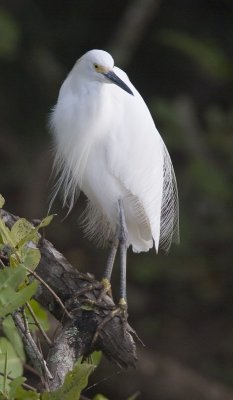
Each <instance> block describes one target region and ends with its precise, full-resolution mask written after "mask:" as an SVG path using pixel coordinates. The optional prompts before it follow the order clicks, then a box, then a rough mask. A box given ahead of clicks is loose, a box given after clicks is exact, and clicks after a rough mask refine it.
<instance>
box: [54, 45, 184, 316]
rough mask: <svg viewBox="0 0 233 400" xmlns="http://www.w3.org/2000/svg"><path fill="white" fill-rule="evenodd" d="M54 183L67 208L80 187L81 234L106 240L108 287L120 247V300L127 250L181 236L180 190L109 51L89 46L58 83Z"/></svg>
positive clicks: (123, 291)
mask: <svg viewBox="0 0 233 400" xmlns="http://www.w3.org/2000/svg"><path fill="white" fill-rule="evenodd" d="M50 125H51V131H52V134H53V140H54V149H55V158H54V170H55V176H56V183H55V185H54V189H53V193H52V200H51V201H52V202H53V200H54V198H55V197H56V195H57V193H58V192H59V191H60V189H61V191H62V196H63V206H68V207H69V211H70V210H71V209H72V207H73V206H74V204H75V201H76V199H77V197H78V194H79V192H80V190H81V191H82V192H84V194H85V195H86V197H87V205H86V209H85V211H84V214H83V216H82V226H83V229H84V231H85V233H86V234H87V235H88V236H89V237H90V238H91V239H94V240H95V241H96V242H97V243H98V244H99V245H104V244H106V243H110V244H111V250H110V254H109V257H108V260H107V264H106V268H105V272H104V275H103V284H104V286H105V287H106V288H108V289H110V279H111V274H112V269H113V265H114V260H115V256H116V253H117V249H118V247H119V251H120V300H119V305H120V306H121V307H122V308H125V309H126V307H127V299H126V254H127V249H128V247H129V246H132V250H133V251H134V252H142V251H148V250H149V249H151V248H152V247H154V248H155V250H156V252H158V249H159V248H163V249H165V251H168V250H169V248H170V245H171V243H172V242H178V241H179V223H178V194H177V185H176V178H175V173H174V170H173V166H172V162H171V159H170V156H169V154H168V151H167V149H166V146H165V144H164V142H163V140H162V138H161V136H160V134H159V132H158V131H157V129H156V127H155V124H154V122H153V119H152V117H151V114H150V112H149V110H148V108H147V106H146V104H145V102H144V100H143V98H142V97H141V96H140V94H139V93H138V91H137V90H136V89H135V87H134V86H133V84H132V83H131V82H130V80H129V78H128V76H127V75H126V73H125V72H124V71H122V70H121V69H120V68H118V67H116V66H114V60H113V58H112V56H111V55H110V54H109V53H107V52H105V51H103V50H91V51H88V52H87V53H86V54H84V55H83V56H82V57H81V58H79V59H78V61H77V62H76V63H75V65H74V67H73V69H72V70H71V72H70V73H69V74H68V76H67V78H66V79H65V81H64V83H63V84H62V86H61V89H60V92H59V96H58V100H57V104H56V105H55V107H54V109H53V111H52V114H51V118H50Z"/></svg>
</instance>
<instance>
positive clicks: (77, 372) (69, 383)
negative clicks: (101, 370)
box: [42, 362, 95, 400]
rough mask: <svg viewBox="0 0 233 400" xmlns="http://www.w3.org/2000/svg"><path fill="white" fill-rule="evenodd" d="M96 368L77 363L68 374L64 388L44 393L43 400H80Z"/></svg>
mask: <svg viewBox="0 0 233 400" xmlns="http://www.w3.org/2000/svg"><path fill="white" fill-rule="evenodd" d="M94 368H95V366H94V365H92V364H88V363H83V364H81V363H80V362H77V363H76V365H75V366H74V368H73V370H72V371H71V372H69V373H68V374H67V376H66V378H65V382H64V384H63V385H62V387H61V388H60V389H58V390H56V391H55V392H52V393H44V394H43V395H42V400H60V399H63V400H78V399H79V397H80V394H81V391H82V390H83V389H84V388H85V387H86V385H87V382H88V377H89V375H90V374H91V373H92V372H93V370H94Z"/></svg>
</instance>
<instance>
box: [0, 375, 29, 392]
mask: <svg viewBox="0 0 233 400" xmlns="http://www.w3.org/2000/svg"><path fill="white" fill-rule="evenodd" d="M0 376H3V377H4V373H3V372H0ZM6 379H9V380H10V381H13V380H14V379H15V378H12V377H11V376H9V374H8V375H7V377H6ZM22 386H23V387H24V388H25V389H28V390H34V391H36V388H34V387H33V386H30V385H28V384H27V383H24V382H23V383H22Z"/></svg>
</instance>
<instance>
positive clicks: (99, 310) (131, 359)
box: [1, 210, 137, 390]
mask: <svg viewBox="0 0 233 400" xmlns="http://www.w3.org/2000/svg"><path fill="white" fill-rule="evenodd" d="M1 217H2V218H3V220H4V221H5V223H6V225H8V226H9V227H11V226H12V225H13V223H14V222H15V221H16V220H17V217H15V216H13V215H12V214H10V213H8V212H6V211H5V210H1ZM39 249H40V252H41V261H40V264H39V265H38V267H37V269H36V274H37V275H38V276H39V277H40V279H42V280H43V281H45V282H46V284H47V285H49V287H50V288H51V289H52V291H54V292H55V293H56V295H57V296H59V298H60V299H61V301H62V302H63V304H64V305H65V307H66V309H67V310H68V312H69V314H71V316H72V319H70V318H69V317H68V316H67V314H66V313H64V309H63V308H62V307H61V306H60V304H59V303H58V302H57V299H56V298H54V296H53V293H52V292H51V290H48V288H47V287H46V286H45V285H43V284H40V286H39V289H38V291H37V293H36V296H35V298H36V299H37V300H38V301H39V302H40V303H41V304H42V305H43V306H44V307H45V308H46V309H47V310H49V311H50V312H51V313H52V314H53V315H54V316H55V317H56V318H57V319H58V320H59V321H60V322H61V324H62V328H61V332H60V333H59V335H58V336H57V338H56V340H55V343H54V345H53V347H52V348H51V349H50V351H49V355H48V359H47V365H48V369H49V371H50V372H51V374H52V376H53V380H51V381H50V384H49V385H50V389H51V390H55V389H57V388H58V387H60V386H61V384H62V383H63V381H64V377H65V375H66V373H67V372H68V371H70V370H71V369H72V367H73V365H74V363H75V361H76V360H77V358H78V357H80V356H87V355H88V354H90V353H91V352H92V351H94V350H102V351H103V353H104V354H105V356H106V357H107V358H108V359H109V360H110V361H111V362H113V363H116V364H117V365H119V366H120V367H124V368H126V367H128V366H134V365H135V362H136V359H137V358H136V346H135V343H134V340H133V337H132V334H133V333H134V331H133V329H132V328H131V327H130V326H129V325H128V324H127V327H126V331H125V330H124V329H123V326H122V321H121V319H120V318H119V316H117V315H116V316H114V317H113V318H112V319H110V320H109V321H108V322H107V323H106V325H104V329H102V330H100V332H99V335H98V337H97V340H96V341H95V343H94V345H93V343H92V340H93V337H94V335H95V333H96V330H97V328H98V326H99V325H100V324H101V323H102V322H103V320H104V319H106V318H107V317H108V315H109V313H110V312H111V310H112V308H113V307H114V306H115V304H114V302H113V300H112V299H111V298H110V297H109V296H107V295H104V297H103V300H102V302H101V307H98V306H96V305H95V303H96V301H97V299H98V295H99V290H100V283H99V282H97V281H95V280H94V278H93V277H92V276H91V275H90V274H81V273H79V272H78V271H77V269H76V268H73V266H72V265H71V264H69V262H68V261H67V260H66V258H65V257H64V256H63V255H62V254H61V253H60V252H59V251H58V250H56V249H55V247H54V246H53V245H52V244H51V243H50V242H49V241H48V240H46V239H43V238H42V237H41V239H40V243H39ZM90 285H91V286H93V290H90V291H85V290H84V289H85V287H87V286H90ZM98 288H99V289H98ZM78 292H79V293H82V294H81V295H79V296H77V293H78ZM61 361H62V362H61Z"/></svg>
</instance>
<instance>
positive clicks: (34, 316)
mask: <svg viewBox="0 0 233 400" xmlns="http://www.w3.org/2000/svg"><path fill="white" fill-rule="evenodd" d="M26 306H27V309H28V311H29V312H30V314H31V316H32V318H33V320H34V322H35V324H36V326H37V328H38V329H39V331H40V333H41V335H42V336H43V338H44V340H45V341H46V343H47V344H48V346H49V347H51V346H52V341H51V340H50V338H49V337H48V335H47V334H46V332H45V331H44V329H43V328H42V326H41V325H40V323H39V321H38V319H37V317H36V315H35V313H34V311H33V309H32V307H31V306H30V304H29V303H28V302H27V303H26Z"/></svg>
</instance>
